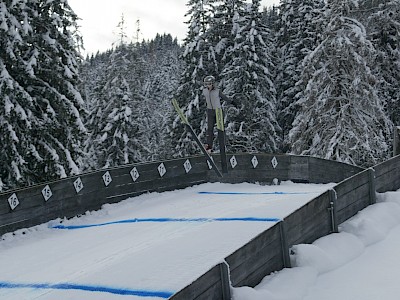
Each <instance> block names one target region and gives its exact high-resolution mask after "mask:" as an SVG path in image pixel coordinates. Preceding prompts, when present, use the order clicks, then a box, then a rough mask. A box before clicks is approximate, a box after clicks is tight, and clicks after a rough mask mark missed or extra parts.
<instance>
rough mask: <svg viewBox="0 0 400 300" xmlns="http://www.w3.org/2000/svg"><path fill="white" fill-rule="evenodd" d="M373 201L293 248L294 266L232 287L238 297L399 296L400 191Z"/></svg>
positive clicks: (348, 299)
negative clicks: (325, 232)
mask: <svg viewBox="0 0 400 300" xmlns="http://www.w3.org/2000/svg"><path fill="white" fill-rule="evenodd" d="M377 202H378V203H377V204H374V205H371V206H369V207H367V208H365V209H364V210H362V211H361V212H359V213H358V214H357V215H355V216H354V217H353V218H351V219H349V220H347V221H346V222H344V223H343V224H341V226H339V233H334V234H330V235H328V236H325V237H322V238H320V239H318V240H316V241H315V242H314V243H312V244H310V245H309V244H301V245H295V246H293V247H292V249H291V253H290V255H291V263H292V267H293V268H290V269H289V268H288V269H284V270H282V271H279V272H276V273H274V274H271V275H269V276H267V277H265V278H264V280H263V281H262V282H261V283H260V284H259V285H258V286H256V287H255V288H250V287H241V288H234V289H233V299H234V300H265V299H268V300H300V299H302V300H321V299H324V300H331V299H332V300H334V299H335V300H337V299H341V300H368V299H371V300H376V299H385V300H390V299H392V300H397V299H399V295H400V287H399V285H398V278H399V276H400V260H399V259H398V256H399V251H400V225H399V223H400V191H397V192H387V193H383V194H378V195H377Z"/></svg>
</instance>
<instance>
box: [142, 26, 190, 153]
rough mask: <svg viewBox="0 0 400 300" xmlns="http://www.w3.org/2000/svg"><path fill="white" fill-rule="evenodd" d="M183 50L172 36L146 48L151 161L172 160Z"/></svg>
mask: <svg viewBox="0 0 400 300" xmlns="http://www.w3.org/2000/svg"><path fill="white" fill-rule="evenodd" d="M180 54H181V47H180V46H179V45H178V41H177V40H176V39H173V38H172V36H171V35H169V34H168V35H165V34H164V35H157V36H156V37H155V39H154V40H151V41H150V42H149V43H148V45H147V47H146V62H147V65H148V72H147V75H146V76H145V83H144V85H143V90H144V91H143V94H144V97H145V100H144V103H143V104H144V105H143V106H144V112H143V117H144V120H143V121H144V122H145V125H144V126H145V127H146V133H147V134H146V135H145V136H144V138H145V139H144V141H143V146H144V147H145V148H146V149H147V152H148V153H149V154H150V157H148V160H160V159H165V158H170V157H171V156H172V151H171V143H172V142H171V140H170V136H169V133H170V130H171V118H172V117H175V115H176V114H175V112H174V109H173V107H172V105H171V98H172V95H173V94H174V93H175V91H176V89H177V87H178V85H179V76H180V74H181V72H182V63H181V62H180V60H179V56H180Z"/></svg>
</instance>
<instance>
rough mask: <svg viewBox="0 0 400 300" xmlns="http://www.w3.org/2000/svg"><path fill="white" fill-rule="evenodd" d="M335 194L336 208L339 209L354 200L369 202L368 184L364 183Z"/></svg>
mask: <svg viewBox="0 0 400 300" xmlns="http://www.w3.org/2000/svg"><path fill="white" fill-rule="evenodd" d="M334 190H336V187H334ZM336 194H337V200H336V210H337V211H341V210H342V209H344V208H346V207H348V206H350V205H352V204H353V203H355V202H359V201H363V202H365V203H368V204H370V190H369V185H368V184H364V185H361V186H358V187H357V188H355V189H354V190H352V191H349V192H348V193H346V194H341V195H340V194H339V193H336Z"/></svg>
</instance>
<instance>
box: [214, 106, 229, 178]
mask: <svg viewBox="0 0 400 300" xmlns="http://www.w3.org/2000/svg"><path fill="white" fill-rule="evenodd" d="M215 117H216V121H217V131H218V143H219V152H220V155H221V167H222V173H228V162H227V159H226V144H225V126H224V115H223V113H222V108H217V109H215Z"/></svg>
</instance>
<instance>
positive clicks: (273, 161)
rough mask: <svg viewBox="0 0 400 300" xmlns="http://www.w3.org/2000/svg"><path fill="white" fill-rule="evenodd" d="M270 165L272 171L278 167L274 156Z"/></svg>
mask: <svg viewBox="0 0 400 300" xmlns="http://www.w3.org/2000/svg"><path fill="white" fill-rule="evenodd" d="M271 164H272V167H273V168H274V169H276V167H277V166H278V160H277V159H276V157H275V156H274V158H273V159H272V160H271Z"/></svg>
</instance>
